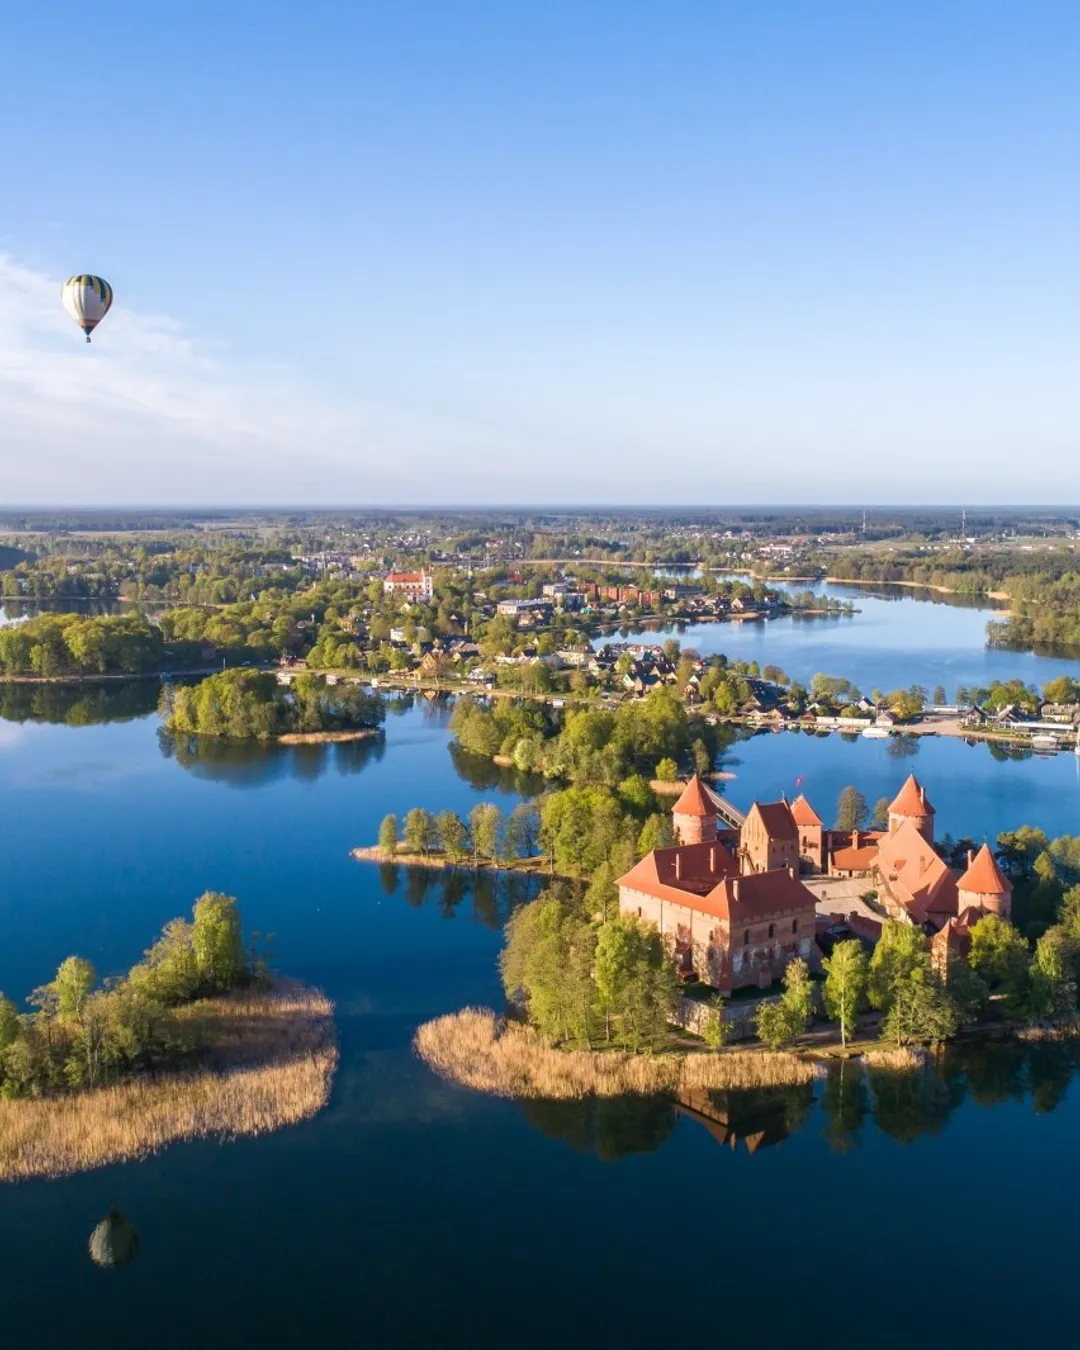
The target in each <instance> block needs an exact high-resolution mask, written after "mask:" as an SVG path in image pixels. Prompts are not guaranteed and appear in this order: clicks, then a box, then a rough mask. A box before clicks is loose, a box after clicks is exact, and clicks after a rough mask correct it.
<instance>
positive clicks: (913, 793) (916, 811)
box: [889, 773, 934, 820]
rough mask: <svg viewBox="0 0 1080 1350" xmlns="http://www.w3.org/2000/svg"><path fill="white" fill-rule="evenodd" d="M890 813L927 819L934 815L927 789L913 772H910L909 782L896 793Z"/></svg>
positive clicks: (916, 818)
mask: <svg viewBox="0 0 1080 1350" xmlns="http://www.w3.org/2000/svg"><path fill="white" fill-rule="evenodd" d="M889 813H890V814H891V815H895V816H911V817H912V818H913V819H915V820H925V819H926V818H927V817H928V816H932V815H934V808H933V807H932V806H931V805H930V798H929V797H928V796H927V795H926V789H925V788H924V787H923V785H922V784H921V783H920V782H919V780H918V779H917V778H916V777H915V775H914V774H913V773H911V774H908V778H907V782H906V783H905V784H904V786H903V787H902V788H901V789H900V791H899V792H898V793H897V794H896V797H895V799H894V800H893V803H892V805H891V806H890V807H889Z"/></svg>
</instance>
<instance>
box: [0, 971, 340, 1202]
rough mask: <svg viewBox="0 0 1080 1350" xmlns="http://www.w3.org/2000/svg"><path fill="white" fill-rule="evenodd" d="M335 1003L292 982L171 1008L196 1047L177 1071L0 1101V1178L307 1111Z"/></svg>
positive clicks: (75, 1168)
mask: <svg viewBox="0 0 1080 1350" xmlns="http://www.w3.org/2000/svg"><path fill="white" fill-rule="evenodd" d="M333 1010H334V1005H333V1004H332V1003H331V1001H330V1000H329V999H328V998H326V997H325V995H324V994H322V993H321V991H319V990H317V989H310V988H308V987H306V986H304V985H301V984H297V983H295V982H292V981H279V982H278V983H277V984H276V985H274V986H273V987H272V988H270V989H265V990H259V991H250V990H248V991H243V992H239V993H233V994H227V995H224V996H222V997H220V998H214V999H204V1000H201V1001H199V1002H196V1003H192V1004H190V1005H188V1006H187V1007H184V1008H183V1009H180V1010H178V1011H177V1016H178V1017H182V1018H184V1019H185V1020H191V1021H195V1022H198V1023H199V1024H200V1026H199V1031H200V1036H199V1039H200V1041H201V1042H204V1043H205V1047H206V1048H205V1051H204V1052H203V1054H202V1057H201V1063H200V1065H199V1067H197V1068H196V1069H194V1070H192V1071H191V1072H187V1073H173V1074H163V1075H158V1076H155V1077H150V1076H147V1077H144V1078H132V1079H129V1080H128V1081H126V1082H123V1083H120V1084H118V1085H117V1086H115V1087H107V1088H99V1089H95V1090H90V1091H86V1092H79V1093H74V1094H70V1095H65V1096H60V1097H42V1098H36V1099H28V1100H16V1101H5V1102H0V1180H2V1181H22V1180H27V1179H29V1178H31V1177H61V1176H67V1175H69V1174H71V1173H73V1172H86V1171H90V1170H91V1169H93V1168H97V1167H106V1166H108V1165H110V1164H112V1163H120V1162H130V1161H133V1160H136V1159H139V1158H145V1157H148V1156H150V1155H151V1154H153V1153H157V1152H158V1151H159V1150H161V1149H163V1148H165V1147H167V1146H168V1145H169V1144H173V1143H176V1142H178V1141H180V1140H184V1139H202V1138H208V1137H209V1138H217V1139H222V1140H225V1139H238V1138H242V1137H244V1136H250V1135H257V1134H266V1133H268V1132H270V1131H271V1130H278V1129H281V1128H282V1127H283V1126H286V1125H294V1124H296V1123H298V1122H299V1121H302V1120H306V1119H308V1118H309V1117H311V1116H313V1115H315V1114H316V1113H317V1112H318V1111H320V1110H321V1109H322V1108H323V1107H324V1106H325V1105H326V1102H327V1100H328V1098H329V1096H330V1086H331V1083H332V1081H333V1077H334V1071H335V1069H336V1067H337V1058H338V1051H337V1042H336V1038H335V1034H334V1025H333V1020H332V1019H333Z"/></svg>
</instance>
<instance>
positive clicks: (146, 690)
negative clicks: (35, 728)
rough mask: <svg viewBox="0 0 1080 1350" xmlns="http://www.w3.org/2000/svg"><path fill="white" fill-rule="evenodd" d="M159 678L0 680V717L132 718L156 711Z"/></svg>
mask: <svg viewBox="0 0 1080 1350" xmlns="http://www.w3.org/2000/svg"><path fill="white" fill-rule="evenodd" d="M158 692H159V685H158V682H157V680H130V681H125V682H114V683H109V684H97V685H92V684H68V685H63V684H0V721H4V722H52V723H58V724H61V725H63V726H69V727H87V726H93V725H95V724H96V723H99V722H128V721H131V720H132V719H134V718H136V717H146V716H147V714H148V713H152V712H154V710H155V709H156V708H157V703H158Z"/></svg>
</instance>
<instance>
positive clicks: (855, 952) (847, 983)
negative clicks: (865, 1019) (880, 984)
mask: <svg viewBox="0 0 1080 1350" xmlns="http://www.w3.org/2000/svg"><path fill="white" fill-rule="evenodd" d="M821 964H822V968H823V969H824V971H825V988H824V990H823V991H822V992H823V996H824V999H825V1010H826V1012H827V1013H828V1014H829V1016H830V1017H831V1018H833V1020H834V1021H837V1022H839V1023H840V1040H841V1043H842V1044H843V1045H847V1043H848V1037H849V1036H850V1035H851V1033H852V1032H853V1031H854V1030H855V1023H856V1019H857V1016H858V1012H859V1007H860V1005H861V1003H862V1001H863V998H864V997H865V995H866V986H867V984H868V983H869V979H870V963H869V962H868V961H867V959H866V952H865V951H864V950H863V945H862V943H861V942H860V941H859V940H858V938H851V939H850V940H849V941H847V942H838V943H837V944H836V946H835V947H834V948H833V952H832V956H830V957H827V958H826V959H825V960H824V961H822V963H821Z"/></svg>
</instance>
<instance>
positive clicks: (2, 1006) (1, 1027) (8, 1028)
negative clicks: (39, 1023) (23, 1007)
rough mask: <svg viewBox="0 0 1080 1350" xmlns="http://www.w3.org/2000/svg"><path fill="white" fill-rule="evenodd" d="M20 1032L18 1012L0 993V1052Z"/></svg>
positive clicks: (13, 1040) (10, 1043)
mask: <svg viewBox="0 0 1080 1350" xmlns="http://www.w3.org/2000/svg"><path fill="white" fill-rule="evenodd" d="M20 1030H21V1026H20V1023H19V1010H18V1009H17V1008H16V1007H15V1004H14V1003H12V1001H11V999H9V998H5V997H4V995H3V994H2V993H0V1052H3V1051H4V1050H6V1049H7V1048H8V1046H9V1045H12V1044H13V1043H14V1042H15V1040H16V1039H17V1038H18V1035H19V1032H20Z"/></svg>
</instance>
